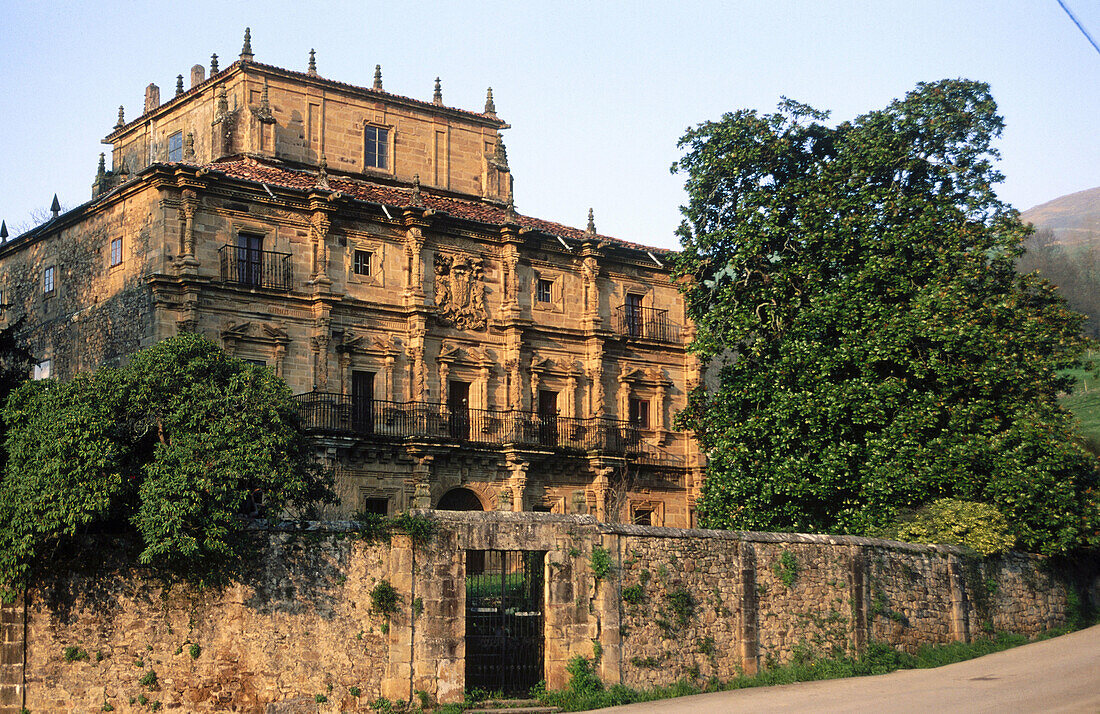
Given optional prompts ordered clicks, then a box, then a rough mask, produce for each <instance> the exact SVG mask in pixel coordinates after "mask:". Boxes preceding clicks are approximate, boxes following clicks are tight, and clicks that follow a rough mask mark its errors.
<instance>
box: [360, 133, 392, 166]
mask: <svg viewBox="0 0 1100 714" xmlns="http://www.w3.org/2000/svg"><path fill="white" fill-rule="evenodd" d="M363 133H364V139H363V141H364V147H365V152H364V158H363V164H364V165H365V166H366V167H367V168H371V169H384V168H387V167H388V166H389V162H388V161H387V160H386V154H387V153H388V152H389V143H390V130H389V129H382V128H380V127H377V126H367V127H366V128H365V129H364V130H363Z"/></svg>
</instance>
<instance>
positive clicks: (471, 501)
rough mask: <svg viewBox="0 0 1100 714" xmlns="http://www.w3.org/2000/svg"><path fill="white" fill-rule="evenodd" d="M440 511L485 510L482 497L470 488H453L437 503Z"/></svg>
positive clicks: (437, 508)
mask: <svg viewBox="0 0 1100 714" xmlns="http://www.w3.org/2000/svg"><path fill="white" fill-rule="evenodd" d="M435 507H436V510H439V511H484V510H485V508H484V507H483V506H482V505H481V499H480V498H478V497H477V494H476V493H474V492H473V491H471V490H470V489H468V488H452V489H451V490H450V491H448V492H447V493H445V494H443V498H441V499H439V503H437V504H436V505H435Z"/></svg>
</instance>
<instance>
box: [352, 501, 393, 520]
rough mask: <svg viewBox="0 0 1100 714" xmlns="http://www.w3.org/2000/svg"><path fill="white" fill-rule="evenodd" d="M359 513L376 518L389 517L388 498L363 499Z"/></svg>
mask: <svg viewBox="0 0 1100 714" xmlns="http://www.w3.org/2000/svg"><path fill="white" fill-rule="evenodd" d="M359 512H360V513H372V514H374V515H376V516H385V515H389V512H390V500H389V499H388V498H364V499H363V508H362V509H360V511H359Z"/></svg>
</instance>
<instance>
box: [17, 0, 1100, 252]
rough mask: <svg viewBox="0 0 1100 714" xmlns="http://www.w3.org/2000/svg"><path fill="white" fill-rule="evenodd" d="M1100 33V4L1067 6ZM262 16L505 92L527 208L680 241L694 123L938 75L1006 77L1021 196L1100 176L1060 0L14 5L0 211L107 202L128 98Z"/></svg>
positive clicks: (335, 58)
mask: <svg viewBox="0 0 1100 714" xmlns="http://www.w3.org/2000/svg"><path fill="white" fill-rule="evenodd" d="M1066 2H1067V4H1068V5H1069V6H1070V8H1071V9H1072V10H1074V12H1075V13H1076V14H1077V16H1078V18H1079V19H1080V20H1081V21H1082V23H1083V24H1084V25H1085V27H1086V28H1088V29H1089V30H1090V31H1091V33H1092V34H1093V36H1094V37H1096V38H1097V39H1098V40H1100V3H1098V2H1096V0H1066ZM246 25H247V26H251V28H252V46H253V50H254V52H255V54H256V59H257V61H260V62H265V63H269V64H274V65H279V66H284V67H290V68H296V69H301V70H304V69H305V67H306V62H307V56H308V52H309V49H310V48H311V47H314V48H316V49H317V62H318V70H319V72H320V73H321V74H322V75H323V76H326V77H330V78H333V79H338V80H341V81H345V82H351V83H355V84H362V85H369V84H370V82H371V79H372V76H373V72H374V65H375V64H381V65H382V68H383V72H384V77H385V86H386V89H387V90H388V91H391V92H395V93H398V94H405V95H409V96H413V97H419V98H422V99H430V98H431V93H432V82H433V80H434V79H435V77H436V75H439V76H441V77H442V78H443V98H444V102H445V103H446V104H449V105H452V106H458V107H461V108H466V109H474V110H480V109H481V107H482V105H483V103H484V97H485V88H486V87H487V86H490V85H491V86H492V87H493V90H494V94H495V95H496V103H497V111H498V112H499V114H500V116H501V117H502V118H504V119H505V120H506V121H508V122H510V123H511V124H512V127H513V128H512V129H510V130H509V131H508V132H507V133H506V134H505V141H506V143H507V146H508V156H509V159H510V162H511V165H512V171H513V174H514V176H515V188H516V205H517V208H518V209H519V210H520V211H521V212H523V213H527V214H529V215H534V216H538V217H540V218H546V219H550V220H556V221H560V222H563V223H567V224H571V225H575V226H582V227H583V225H584V222H585V218H586V213H587V210H588V207H589V206H593V207H594V208H595V211H596V223H597V226H598V227H599V229H600V231H601V232H602V233H606V234H609V235H614V236H616V237H619V238H623V239H626V240H631V241H637V242H641V243H647V244H651V245H659V246H667V247H673V246H674V245H675V240H676V239H675V236H674V235H673V232H674V231H675V229H676V226H677V225H678V224H679V220H680V217H679V206H680V205H681V204H682V203H683V202H684V194H683V190H682V184H683V180H682V178H681V177H677V176H672V175H670V174H669V170H668V169H669V166H670V165H671V164H672V162H673V161H674V160H675V159H676V158H677V156H678V152H677V149H676V141H677V139H678V138H679V137H680V135H681V134H682V133H683V131H684V129H685V128H687V127H688V126H690V125H693V124H696V123H699V122H701V121H704V120H707V119H714V118H718V117H719V116H721V114H722V113H723V112H726V111H730V110H734V109H740V108H745V107H749V108H757V109H761V110H765V111H769V110H771V109H773V108H774V107H775V105H776V102H777V101H778V100H779V97H780V96H781V95H786V96H789V97H791V98H794V99H798V100H800V101H803V102H807V103H809V104H812V105H814V106H816V107H818V108H821V109H829V110H831V111H832V112H833V117H834V119H837V120H842V119H847V118H851V117H853V116H856V115H858V114H860V113H862V112H864V111H866V110H869V109H873V108H878V107H882V106H884V105H886V104H887V103H888V102H889V101H890V100H891V99H893V98H895V97H898V96H900V95H902V94H904V93H905V92H906V91H908V90H910V89H912V88H913V87H914V85H915V84H916V83H917V82H920V81H931V80H937V79H942V78H945V77H967V78H971V79H979V80H983V81H986V82H989V83H990V84H991V85H992V87H993V93H994V96H995V97H996V99H997V101H998V103H999V105H1000V109H1001V113H1002V115H1003V116H1004V117H1005V121H1006V123H1007V129H1006V131H1005V134H1004V137H1003V139H1002V141H1001V143H1000V148H1001V151H1002V154H1003V160H1002V162H1001V164H1000V169H1001V170H1002V171H1003V172H1004V173H1005V175H1006V177H1007V178H1006V181H1005V183H1004V184H1003V185H1002V189H1001V195H1002V196H1003V197H1004V198H1005V199H1007V200H1008V201H1010V202H1011V203H1013V204H1014V205H1015V206H1016V207H1018V208H1020V209H1021V210H1023V209H1026V208H1029V207H1031V206H1033V205H1036V204H1039V203H1042V202H1044V201H1047V200H1050V199H1052V198H1055V197H1057V196H1060V195H1063V194H1066V193H1071V192H1074V191H1079V190H1083V189H1086V188H1092V187H1095V186H1100V135H1098V132H1097V125H1098V118H1100V54H1098V53H1097V52H1096V51H1095V50H1094V49H1093V48H1092V47H1091V46H1090V45H1089V44H1088V42H1087V40H1086V39H1085V38H1084V37H1083V36H1082V35H1081V33H1080V32H1079V31H1078V30H1077V28H1076V27H1074V26H1073V24H1072V23H1071V22H1070V20H1069V18H1068V17H1067V16H1066V15H1065V13H1064V12H1063V11H1062V9H1061V8H1060V7H1058V4H1057V2H1055V0H1028V1H1023V0H999V1H996V2H982V1H969V0H944V1H935V0H899V1H892V0H879V1H870V0H869V1H866V2H855V1H852V2H831V1H828V0H804V1H802V2H794V1H786V2H785V1H783V0H759V1H753V2H749V1H743V2H668V0H664V1H663V2H652V3H643V2H632V3H611V2H608V3H596V2H594V3H574V2H563V1H557V2H552V3H550V2H546V3H525V2H517V1H514V0H513V1H512V2H491V3H478V2H462V3H456V2H448V3H442V2H441V3H438V4H435V3H416V2H399V3H362V2H355V3H335V2H331V3H329V2H314V3H307V2H302V1H301V0H296V1H295V2H263V3H235V2H224V1H222V2H206V1H200V2H189V3H164V2H158V3H145V2H141V3H137V2H135V3H108V2H104V3H91V2H83V3H72V4H69V3H33V4H31V3H26V4H20V3H14V2H11V0H2V4H0V127H2V133H0V218H4V219H6V220H7V221H8V224H9V226H10V225H12V224H19V223H22V222H24V221H26V220H27V219H28V216H29V214H30V212H31V211H32V210H33V209H36V208H37V209H41V208H45V207H48V206H49V202H50V199H51V198H52V196H53V194H54V193H55V192H56V193H57V194H58V196H59V197H60V199H61V201H62V203H64V204H66V205H69V206H75V205H79V204H80V203H82V202H84V201H86V200H88V198H89V197H90V190H91V188H90V187H91V182H92V179H93V177H94V173H95V167H96V161H97V158H98V155H99V152H100V151H103V150H104V149H105V147H103V146H101V145H100V143H99V140H100V139H101V138H102V137H103V136H105V135H106V134H107V133H108V132H109V131H110V130H111V127H112V125H113V124H114V123H115V119H116V115H117V111H118V105H119V104H123V105H125V107H126V115H127V117H129V118H133V117H135V116H137V115H138V114H140V110H141V104H142V97H143V90H144V87H145V85H147V84H148V83H149V82H155V83H156V84H158V85H159V86H160V87H161V93H162V94H161V95H162V97H164V96H167V97H170V96H171V95H172V92H173V89H174V87H175V77H176V75H177V74H183V75H184V76H185V77H187V76H188V69H189V68H190V67H191V65H193V64H196V63H201V64H204V65H208V64H209V59H210V53H211V52H217V53H218V55H219V56H220V57H221V61H222V63H223V66H224V64H228V63H229V62H232V61H233V60H234V59H235V58H236V56H237V55H238V54H239V52H240V47H241V37H242V34H243V31H244V28H245V26H246Z"/></svg>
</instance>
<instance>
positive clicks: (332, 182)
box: [206, 158, 673, 255]
mask: <svg viewBox="0 0 1100 714" xmlns="http://www.w3.org/2000/svg"><path fill="white" fill-rule="evenodd" d="M206 168H208V169H211V170H214V171H220V172H222V173H224V174H225V175H226V176H230V177H233V178H237V179H243V180H246V181H255V182H258V183H264V184H268V185H269V186H281V187H285V188H291V189H298V190H308V189H310V188H313V187H314V186H316V184H317V173H316V172H313V171H302V170H298V169H292V168H288V167H284V166H275V165H272V164H268V163H263V162H261V161H258V160H256V159H253V158H242V159H234V160H231V161H219V162H214V163H212V164H208V165H207V166H206ZM328 185H329V186H330V188H331V189H332V190H333V191H340V192H341V193H344V194H347V195H348V196H351V197H353V198H357V199H360V200H363V201H371V202H373V203H382V204H386V205H389V206H408V205H411V203H412V198H411V196H412V188H411V187H409V188H406V187H403V186H402V187H399V186H390V185H387V184H381V183H376V182H372V181H363V180H359V179H352V178H348V177H345V176H338V175H333V174H329V175H328ZM420 200H421V202H422V203H423V204H424V206H425V207H426V208H431V209H433V210H435V211H438V212H440V213H446V214H448V215H451V216H454V217H456V218H463V219H466V220H470V221H478V222H480V223H489V224H494V225H503V224H505V223H514V224H516V225H519V226H521V227H524V228H531V229H534V230H537V231H540V232H542V233H546V234H548V235H553V236H561V237H562V238H571V239H574V240H581V239H583V238H585V237H586V236H587V235H588V234H587V233H585V231H583V230H581V229H579V228H573V227H570V226H565V225H562V224H561V223H554V222H553V221H545V220H542V219H541V218H534V217H531V216H524V215H515V216H514V217H512V218H509V217H508V211H507V209H506V208H503V207H501V206H498V205H496V204H493V203H489V202H487V201H477V200H470V199H464V198H456V197H454V196H448V195H445V194H441V193H437V192H435V191H432V190H431V189H428V188H423V187H422V188H421V189H420ZM597 238H599V239H600V240H606V241H609V242H611V243H614V244H616V245H619V246H623V247H625V248H633V249H634V250H641V251H649V252H652V253H654V254H662V255H667V254H669V253H672V252H673V251H671V250H668V249H667V248H657V247H651V246H646V245H641V244H639V243H630V242H628V241H624V240H619V239H618V238H612V237H610V236H605V235H597Z"/></svg>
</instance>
